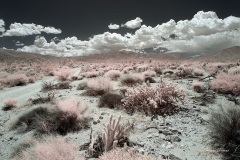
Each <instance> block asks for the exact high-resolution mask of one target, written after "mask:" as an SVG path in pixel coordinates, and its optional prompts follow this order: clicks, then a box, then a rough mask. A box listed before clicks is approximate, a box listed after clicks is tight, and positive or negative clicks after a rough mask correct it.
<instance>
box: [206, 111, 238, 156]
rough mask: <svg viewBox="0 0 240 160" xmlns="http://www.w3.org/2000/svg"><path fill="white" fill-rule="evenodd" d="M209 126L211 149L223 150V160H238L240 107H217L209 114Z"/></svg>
mask: <svg viewBox="0 0 240 160" xmlns="http://www.w3.org/2000/svg"><path fill="white" fill-rule="evenodd" d="M209 124H210V130H211V134H210V135H211V137H212V140H213V141H212V144H213V147H215V148H216V149H220V150H224V151H223V152H221V153H222V154H223V155H224V156H225V158H224V159H239V157H240V148H239V146H240V107H239V106H232V107H227V108H226V107H225V108H223V107H222V106H221V107H219V110H218V111H213V112H212V113H211V116H210V120H209Z"/></svg>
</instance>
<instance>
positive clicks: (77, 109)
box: [57, 98, 90, 119]
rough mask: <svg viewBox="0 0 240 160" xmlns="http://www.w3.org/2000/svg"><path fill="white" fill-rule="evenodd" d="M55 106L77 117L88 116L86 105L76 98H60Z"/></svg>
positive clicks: (83, 117)
mask: <svg viewBox="0 0 240 160" xmlns="http://www.w3.org/2000/svg"><path fill="white" fill-rule="evenodd" d="M57 107H58V108H59V109H60V110H62V111H63V112H68V113H71V114H75V115H77V117H78V119H85V118H90V114H89V112H88V111H87V107H86V106H85V105H84V104H83V103H82V102H80V101H79V100H78V99H77V98H70V99H65V100H61V101H59V102H58V103H57Z"/></svg>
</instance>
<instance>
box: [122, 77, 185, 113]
mask: <svg viewBox="0 0 240 160" xmlns="http://www.w3.org/2000/svg"><path fill="white" fill-rule="evenodd" d="M125 96H126V97H125V98H124V99H123V100H122V102H123V106H124V108H125V109H126V110H127V111H128V112H129V113H130V114H132V113H133V112H134V111H140V112H143V113H145V114H146V115H155V114H164V113H162V112H163V110H162V109H164V108H171V107H172V106H173V103H174V102H176V101H178V100H179V101H181V102H182V103H183V101H184V98H185V94H184V93H183V91H181V90H179V89H177V87H176V86H175V85H173V84H171V83H170V84H166V83H163V82H162V83H160V84H159V85H158V86H157V87H156V88H153V87H151V86H147V85H142V86H138V87H136V88H133V89H129V90H127V91H126V93H125ZM172 108H174V107H172Z"/></svg>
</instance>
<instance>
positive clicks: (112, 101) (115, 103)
mask: <svg viewBox="0 0 240 160" xmlns="http://www.w3.org/2000/svg"><path fill="white" fill-rule="evenodd" d="M122 99H123V96H122V95H119V94H116V93H106V94H104V95H102V96H101V97H100V98H99V103H98V107H107V108H112V109H113V108H119V107H120V106H121V104H122V103H121V100H122Z"/></svg>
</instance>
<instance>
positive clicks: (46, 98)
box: [28, 90, 56, 105]
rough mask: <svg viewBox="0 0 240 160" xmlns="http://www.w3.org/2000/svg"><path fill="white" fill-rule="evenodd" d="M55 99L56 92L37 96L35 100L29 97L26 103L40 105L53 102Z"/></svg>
mask: <svg viewBox="0 0 240 160" xmlns="http://www.w3.org/2000/svg"><path fill="white" fill-rule="evenodd" d="M55 98H56V91H55V90H53V91H49V92H48V93H47V95H46V96H44V95H40V94H38V97H37V98H33V97H30V98H29V99H28V101H29V102H30V103H31V104H34V105H36V104H42V103H48V102H53V101H54V100H55Z"/></svg>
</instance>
